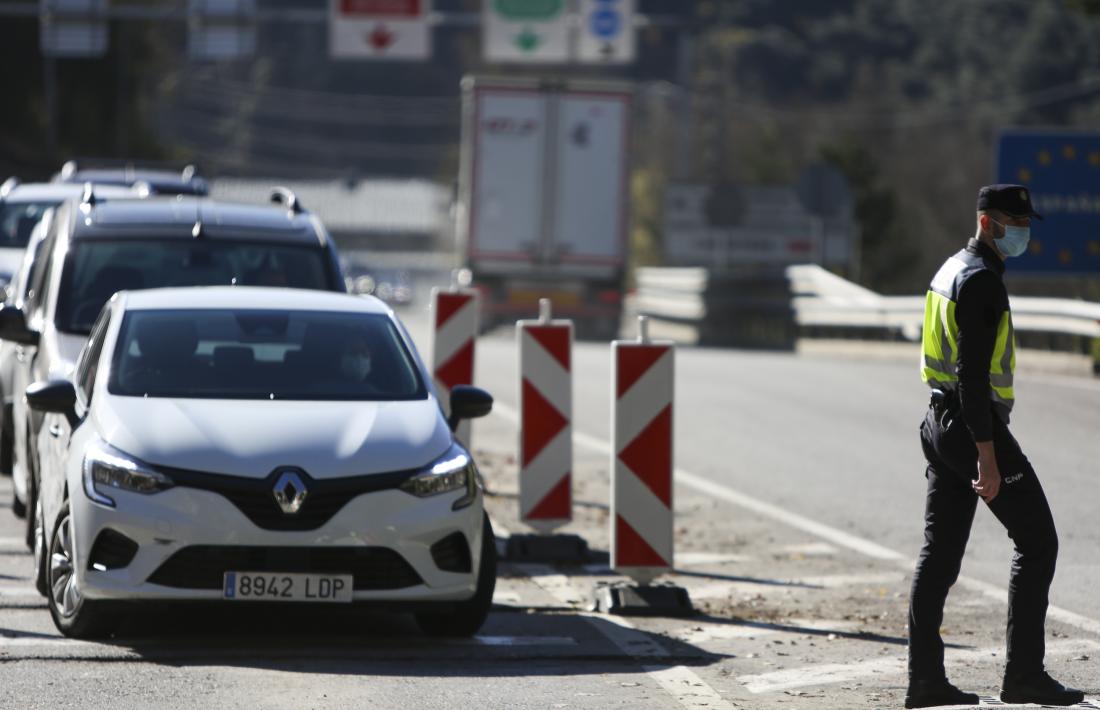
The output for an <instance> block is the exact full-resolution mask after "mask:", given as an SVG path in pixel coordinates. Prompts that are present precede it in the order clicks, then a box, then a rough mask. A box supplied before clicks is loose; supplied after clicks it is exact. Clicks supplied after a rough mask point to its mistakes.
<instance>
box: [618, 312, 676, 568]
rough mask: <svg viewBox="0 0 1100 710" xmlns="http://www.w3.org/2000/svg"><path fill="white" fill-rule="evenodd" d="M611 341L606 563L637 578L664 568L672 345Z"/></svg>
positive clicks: (668, 559) (668, 551)
mask: <svg viewBox="0 0 1100 710" xmlns="http://www.w3.org/2000/svg"><path fill="white" fill-rule="evenodd" d="M639 331H640V332H639V336H638V340H636V341H629V340H616V341H615V342H613V343H612V344H611V387H612V397H613V400H614V403H615V404H614V407H613V409H612V414H611V431H612V433H613V436H614V442H613V446H612V451H611V471H612V482H611V567H612V569H614V570H615V571H616V572H619V573H620V574H624V575H626V576H628V577H631V578H632V579H634V580H635V581H637V582H638V583H640V584H648V583H649V582H650V581H652V580H653V578H654V577H656V576H658V575H660V574H662V573H664V572H667V571H669V570H671V569H672V566H673V560H672V547H673V544H672V542H673V541H672V532H673V530H672V527H673V526H672V469H673V464H672V461H673V458H672V413H673V406H672V403H673V374H674V371H675V368H674V357H675V349H674V347H673V345H672V344H671V343H667V342H651V341H650V340H649V337H648V333H647V329H646V321H645V319H644V318H642V319H639Z"/></svg>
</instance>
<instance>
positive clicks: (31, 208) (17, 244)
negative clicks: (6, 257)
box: [0, 200, 58, 249]
mask: <svg viewBox="0 0 1100 710" xmlns="http://www.w3.org/2000/svg"><path fill="white" fill-rule="evenodd" d="M57 205H58V202H57V201H56V200H54V201H52V202H0V248H9V249H10V248H18V249H21V248H23V247H25V246H27V242H28V241H30V238H31V230H32V229H34V225H35V224H37V223H38V220H40V219H42V215H43V214H44V213H45V212H46V210H48V209H50V208H51V207H56V206H57Z"/></svg>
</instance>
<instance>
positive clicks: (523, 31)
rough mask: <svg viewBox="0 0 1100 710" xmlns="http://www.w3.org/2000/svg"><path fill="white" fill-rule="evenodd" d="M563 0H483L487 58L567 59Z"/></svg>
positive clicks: (567, 33) (567, 32) (566, 17)
mask: <svg viewBox="0 0 1100 710" xmlns="http://www.w3.org/2000/svg"><path fill="white" fill-rule="evenodd" d="M567 9H568V7H567V3H566V0H484V8H483V10H482V12H483V15H482V17H483V22H482V33H483V35H482V47H483V48H484V52H485V59H486V60H487V61H490V62H525V63H558V62H568V61H569V58H570V55H571V50H570V44H571V41H572V38H571V36H570V35H571V32H570V16H569V13H568V12H566V11H567Z"/></svg>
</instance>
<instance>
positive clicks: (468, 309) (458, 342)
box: [432, 288, 479, 447]
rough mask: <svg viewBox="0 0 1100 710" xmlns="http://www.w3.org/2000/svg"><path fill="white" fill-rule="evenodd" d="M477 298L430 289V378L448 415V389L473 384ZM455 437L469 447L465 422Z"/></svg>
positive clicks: (454, 290) (463, 292)
mask: <svg viewBox="0 0 1100 710" xmlns="http://www.w3.org/2000/svg"><path fill="white" fill-rule="evenodd" d="M478 298H479V295H478V292H477V291H476V290H474V289H457V288H452V289H450V290H446V291H444V290H440V289H438V288H433V289H432V322H433V327H432V378H433V380H434V381H435V386H436V389H437V390H438V391H439V396H440V398H441V399H442V400H443V402H442V404H443V411H444V412H446V413H447V414H448V416H449V415H450V413H451V388H453V387H454V386H455V385H472V384H473V383H474V344H475V342H476V341H477V316H478V307H479V304H478ZM456 434H457V436H458V438H459V440H460V441H462V443H463V444H465V445H466V446H467V447H468V446H470V422H469V420H464V421H462V422H461V423H460V424H459V425H458V430H457V431H456Z"/></svg>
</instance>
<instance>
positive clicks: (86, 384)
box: [76, 308, 111, 406]
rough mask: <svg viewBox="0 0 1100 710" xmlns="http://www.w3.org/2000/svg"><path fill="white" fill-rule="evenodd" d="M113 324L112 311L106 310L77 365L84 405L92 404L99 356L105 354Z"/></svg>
mask: <svg viewBox="0 0 1100 710" xmlns="http://www.w3.org/2000/svg"><path fill="white" fill-rule="evenodd" d="M110 322H111V309H110V308H104V309H103V312H102V313H100V314H99V319H98V320H96V322H95V325H94V326H92V334H91V335H90V336H89V337H88V342H87V343H86V344H85V345H84V348H83V349H82V350H81V351H80V357H79V358H78V359H77V363H76V390H77V393H78V394H79V396H80V397H81V399H82V401H83V402H84V405H85V406H87V405H89V404H91V402H92V390H93V389H94V387H95V377H96V372H97V370H98V369H99V359H100V358H99V355H100V353H102V352H103V339H104V338H105V337H106V335H107V326H108V325H110Z"/></svg>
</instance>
